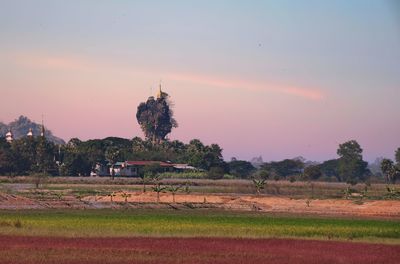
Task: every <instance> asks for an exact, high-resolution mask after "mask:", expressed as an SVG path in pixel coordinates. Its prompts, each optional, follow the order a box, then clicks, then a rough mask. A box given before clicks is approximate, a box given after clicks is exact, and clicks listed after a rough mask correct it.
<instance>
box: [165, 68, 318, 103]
mask: <svg viewBox="0 0 400 264" xmlns="http://www.w3.org/2000/svg"><path fill="white" fill-rule="evenodd" d="M166 78H167V79H171V80H175V81H186V82H193V83H199V84H204V85H208V86H214V87H221V88H228V89H245V90H249V91H253V92H260V91H271V92H276V93H281V94H287V95H291V96H298V97H302V98H305V99H309V100H313V101H320V100H323V99H324V97H325V95H324V94H323V93H322V91H319V90H316V89H307V88H301V87H291V86H284V85H279V84H272V83H256V82H251V81H245V80H236V79H228V78H225V79H221V78H217V77H214V76H205V75H195V74H179V73H171V74H167V76H166Z"/></svg>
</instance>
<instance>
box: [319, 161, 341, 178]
mask: <svg viewBox="0 0 400 264" xmlns="http://www.w3.org/2000/svg"><path fill="white" fill-rule="evenodd" d="M319 167H320V169H321V172H322V174H323V175H325V176H328V177H336V178H337V179H338V180H340V177H339V159H332V160H327V161H324V162H323V163H322V164H321V165H319Z"/></svg>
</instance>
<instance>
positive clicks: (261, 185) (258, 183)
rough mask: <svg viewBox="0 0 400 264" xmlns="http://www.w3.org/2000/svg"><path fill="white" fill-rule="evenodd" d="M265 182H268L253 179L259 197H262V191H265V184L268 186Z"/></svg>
mask: <svg viewBox="0 0 400 264" xmlns="http://www.w3.org/2000/svg"><path fill="white" fill-rule="evenodd" d="M265 182H266V180H265V179H260V180H258V179H253V184H254V187H255V188H256V192H257V195H260V194H261V190H263V189H264V188H265V184H266V183H265Z"/></svg>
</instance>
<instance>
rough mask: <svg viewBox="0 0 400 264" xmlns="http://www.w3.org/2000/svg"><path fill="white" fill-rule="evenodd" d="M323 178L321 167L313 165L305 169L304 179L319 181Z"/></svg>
mask: <svg viewBox="0 0 400 264" xmlns="http://www.w3.org/2000/svg"><path fill="white" fill-rule="evenodd" d="M321 176H322V172H321V169H320V167H319V166H315V165H311V166H308V167H306V168H305V169H304V177H305V178H306V179H307V180H310V181H311V180H317V179H318V178H319V177H321Z"/></svg>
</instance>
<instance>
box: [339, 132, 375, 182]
mask: <svg viewBox="0 0 400 264" xmlns="http://www.w3.org/2000/svg"><path fill="white" fill-rule="evenodd" d="M362 152H363V150H362V148H361V147H360V145H359V144H358V142H357V141H355V140H350V141H347V142H345V143H343V144H340V145H339V148H338V150H337V154H338V155H339V156H340V158H339V168H338V169H339V177H340V179H341V180H342V181H346V182H347V183H351V184H355V183H357V182H358V181H359V180H361V181H363V180H365V176H366V174H367V172H368V169H367V166H368V163H367V162H365V161H363V159H362Z"/></svg>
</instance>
